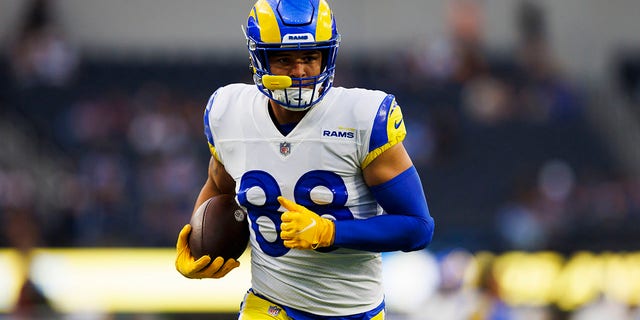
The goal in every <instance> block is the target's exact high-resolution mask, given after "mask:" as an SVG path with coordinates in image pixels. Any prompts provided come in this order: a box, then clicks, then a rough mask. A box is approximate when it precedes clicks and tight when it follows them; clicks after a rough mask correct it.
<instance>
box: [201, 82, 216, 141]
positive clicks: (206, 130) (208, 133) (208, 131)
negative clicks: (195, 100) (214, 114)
mask: <svg viewBox="0 0 640 320" xmlns="http://www.w3.org/2000/svg"><path fill="white" fill-rule="evenodd" d="M217 93H218V91H217V90H216V92H214V93H213V94H212V95H211V97H210V98H209V101H208V102H207V107H206V108H205V110H204V119H203V120H204V135H205V136H206V137H207V142H209V144H210V145H211V147H215V143H214V141H213V133H212V132H211V127H210V126H209V112H211V109H212V107H213V100H214V99H215V98H216V94H217Z"/></svg>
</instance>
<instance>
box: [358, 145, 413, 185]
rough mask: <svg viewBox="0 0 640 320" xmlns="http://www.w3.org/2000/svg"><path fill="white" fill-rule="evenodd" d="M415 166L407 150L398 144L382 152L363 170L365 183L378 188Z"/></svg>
mask: <svg viewBox="0 0 640 320" xmlns="http://www.w3.org/2000/svg"><path fill="white" fill-rule="evenodd" d="M412 165H413V162H412V161H411V158H410V157H409V154H408V153H407V150H406V149H405V148H404V146H403V145H402V143H398V144H395V145H393V146H392V147H390V148H389V149H387V150H386V151H384V152H382V153H381V154H380V155H379V156H378V157H376V158H375V159H374V160H373V161H372V162H371V163H370V164H369V165H368V166H367V167H365V168H364V169H363V170H362V175H363V176H364V181H365V183H366V184H367V185H368V186H369V187H372V186H376V185H379V184H382V183H384V182H387V181H389V180H391V179H392V178H394V177H395V176H397V175H398V174H400V173H402V172H404V171H405V170H407V169H408V168H410V167H411V166H412Z"/></svg>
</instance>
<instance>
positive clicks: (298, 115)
mask: <svg viewBox="0 0 640 320" xmlns="http://www.w3.org/2000/svg"><path fill="white" fill-rule="evenodd" d="M307 111H308V110H304V111H291V110H287V109H285V108H283V107H281V106H280V105H278V104H277V103H275V102H273V101H270V103H269V114H270V115H271V118H272V119H273V121H274V122H276V124H277V125H278V124H279V125H283V124H291V123H298V122H300V120H302V118H304V115H305V114H307Z"/></svg>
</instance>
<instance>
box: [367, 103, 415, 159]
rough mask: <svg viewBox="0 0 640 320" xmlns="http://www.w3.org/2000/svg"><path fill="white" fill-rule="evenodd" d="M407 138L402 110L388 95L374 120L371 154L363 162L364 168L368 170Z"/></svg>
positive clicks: (370, 145)
mask: <svg viewBox="0 0 640 320" xmlns="http://www.w3.org/2000/svg"><path fill="white" fill-rule="evenodd" d="M406 136H407V129H406V127H405V125H404V118H403V117H402V110H401V109H400V106H399V105H398V103H397V102H396V99H395V98H394V97H393V96H392V95H388V96H387V98H386V99H385V100H384V101H383V102H382V104H381V105H380V108H379V110H378V115H377V116H376V119H375V120H374V124H373V129H372V132H371V139H370V142H369V153H368V154H367V156H366V157H365V159H364V161H362V168H363V169H364V168H366V167H367V166H368V165H369V164H370V163H371V162H372V161H373V160H374V159H375V158H377V157H378V156H379V155H381V154H382V153H383V152H385V151H387V150H388V149H389V148H391V147H392V146H394V145H396V144H398V143H400V142H402V141H403V140H404V138H405V137H406Z"/></svg>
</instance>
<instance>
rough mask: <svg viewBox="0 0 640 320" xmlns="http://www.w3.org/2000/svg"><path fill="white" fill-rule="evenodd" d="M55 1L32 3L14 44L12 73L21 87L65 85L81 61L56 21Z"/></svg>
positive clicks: (36, 0) (44, 0)
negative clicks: (53, 9)
mask: <svg viewBox="0 0 640 320" xmlns="http://www.w3.org/2000/svg"><path fill="white" fill-rule="evenodd" d="M52 1H53V0H34V1H32V2H31V3H30V6H29V8H28V10H27V13H26V16H25V17H24V20H23V25H22V27H21V29H20V31H19V32H18V34H17V38H16V39H15V40H14V43H13V45H12V47H11V52H10V59H11V67H12V73H13V76H14V77H15V79H16V80H17V84H18V85H19V86H20V87H31V86H38V85H45V86H64V85H66V84H67V83H68V82H69V81H70V80H71V79H72V77H73V75H74V72H75V69H76V67H77V65H78V55H77V53H76V51H75V50H74V49H73V48H72V47H71V46H70V45H69V43H68V42H67V41H66V40H65V37H64V35H63V33H62V31H61V30H60V29H59V28H58V25H57V23H56V21H55V17H54V16H53V12H52V6H51V5H52Z"/></svg>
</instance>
